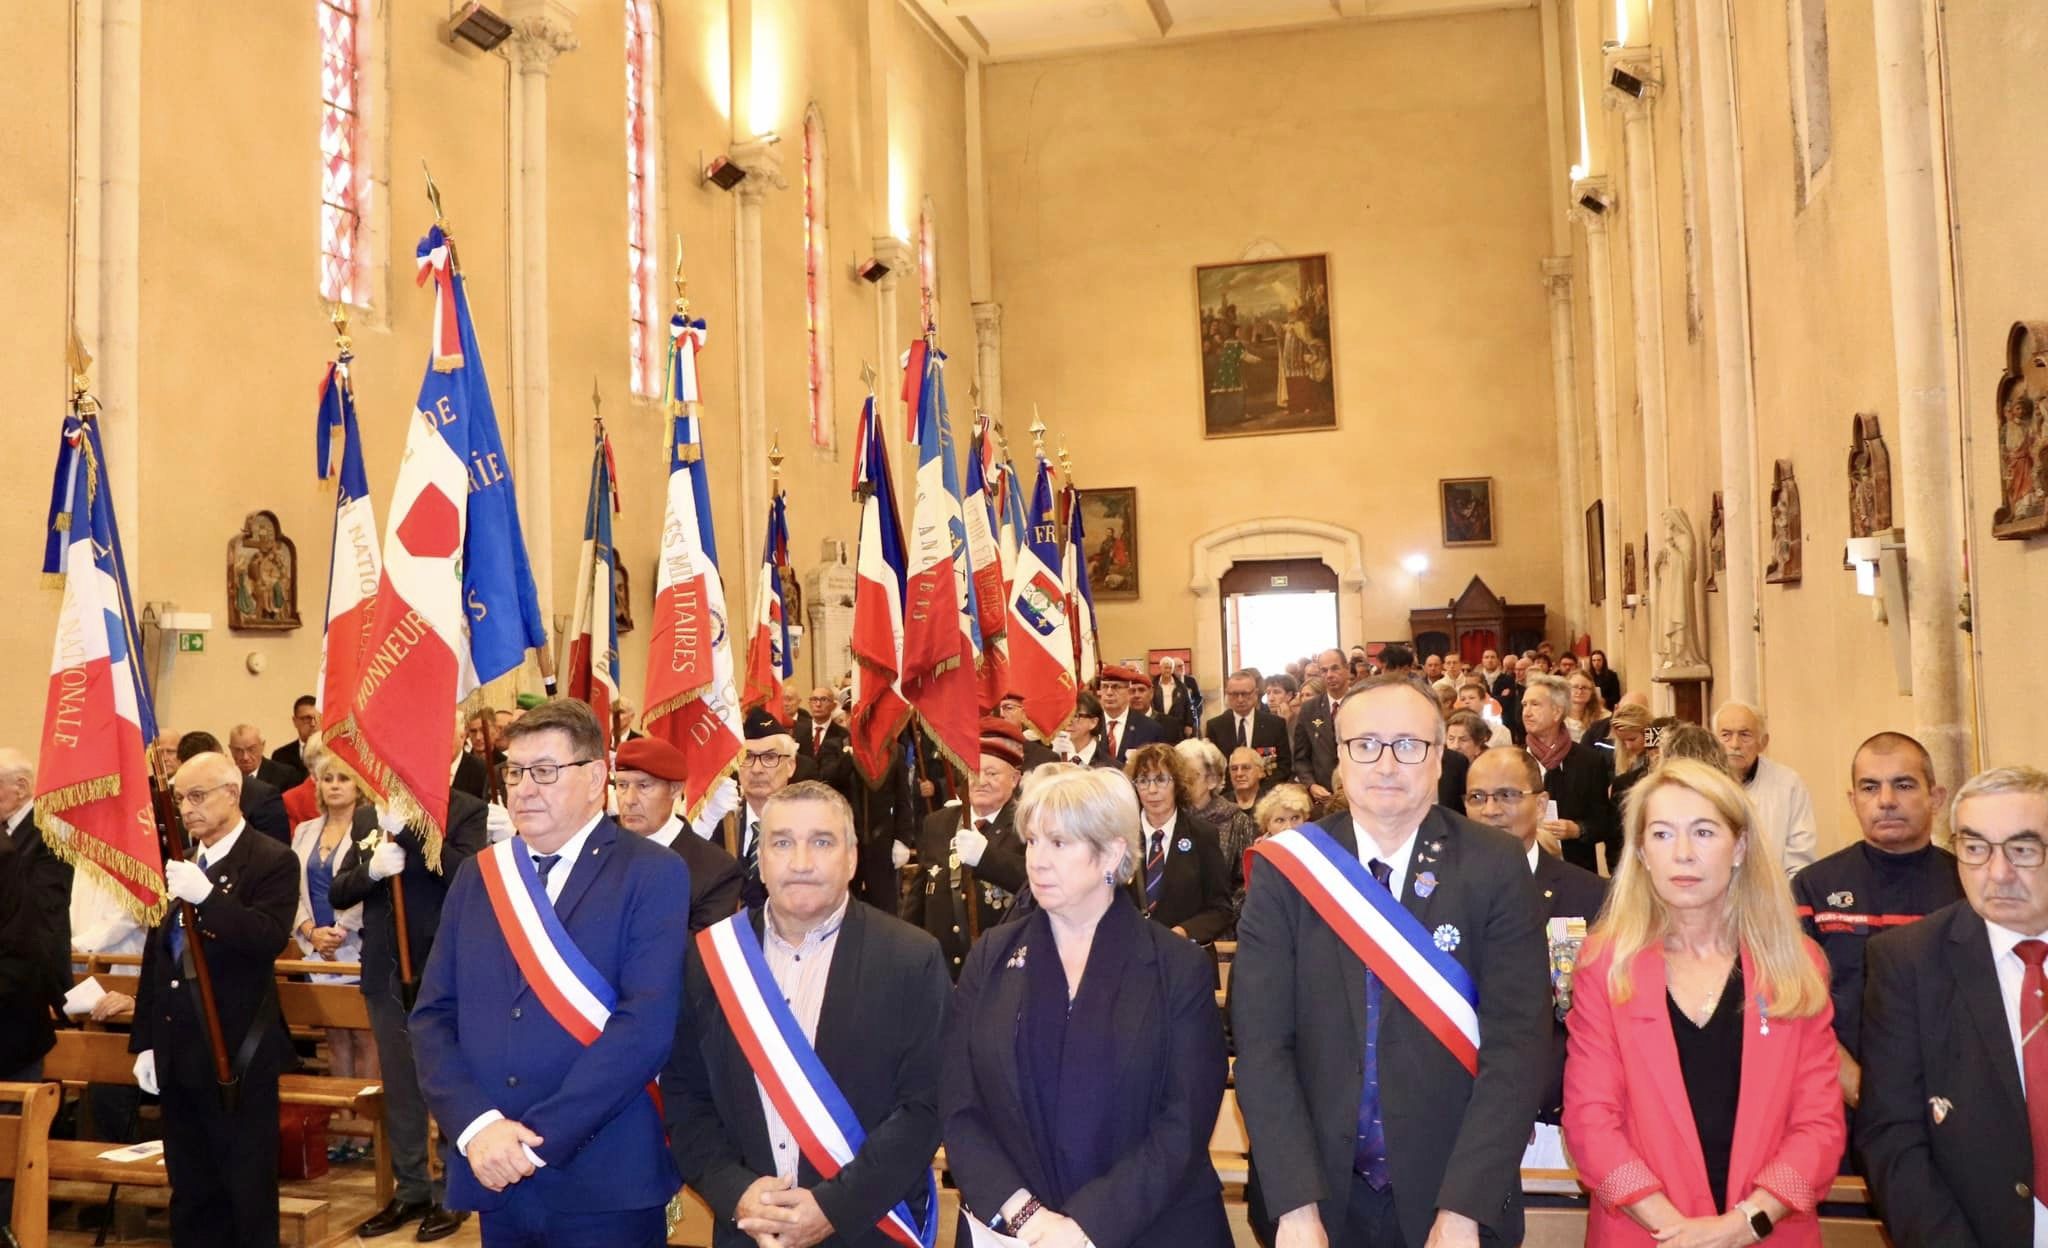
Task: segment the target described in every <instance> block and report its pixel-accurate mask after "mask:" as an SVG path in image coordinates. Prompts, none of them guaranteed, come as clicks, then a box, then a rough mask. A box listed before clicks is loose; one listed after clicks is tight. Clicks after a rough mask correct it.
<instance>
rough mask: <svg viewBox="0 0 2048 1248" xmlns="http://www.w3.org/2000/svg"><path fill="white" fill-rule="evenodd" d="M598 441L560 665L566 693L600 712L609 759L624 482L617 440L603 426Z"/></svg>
mask: <svg viewBox="0 0 2048 1248" xmlns="http://www.w3.org/2000/svg"><path fill="white" fill-rule="evenodd" d="M596 438H597V441H596V445H595V446H594V447H592V449H591V453H590V497H589V499H588V501H586V502H585V503H584V507H583V549H582V552H581V554H579V555H578V556H577V561H576V609H575V610H574V611H573V612H572V613H571V614H570V616H569V630H570V631H569V637H568V639H567V644H566V646H565V647H564V653H563V656H562V662H561V665H560V666H561V669H562V673H563V678H564V679H565V680H566V682H567V684H566V685H565V686H564V689H563V692H564V693H566V694H567V695H568V696H570V697H572V698H581V699H582V700H583V701H585V702H587V703H589V704H590V709H591V710H593V711H595V712H596V713H597V723H598V727H599V728H601V729H602V730H603V732H604V739H605V752H606V754H607V756H609V754H610V752H611V751H612V750H614V749H616V748H618V742H616V741H613V740H612V707H613V705H614V704H616V703H617V702H618V700H619V612H618V572H617V563H616V560H615V557H614V555H613V552H612V514H613V512H615V511H616V510H618V481H617V477H616V475H615V473H614V469H613V465H612V443H611V439H610V438H608V437H606V436H605V432H604V425H603V423H602V422H600V423H599V424H598V427H597V433H596Z"/></svg>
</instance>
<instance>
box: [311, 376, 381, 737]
mask: <svg viewBox="0 0 2048 1248" xmlns="http://www.w3.org/2000/svg"><path fill="white" fill-rule="evenodd" d="M351 358H352V357H351V356H350V355H349V353H348V351H347V350H343V351H342V352H341V354H340V355H339V356H338V357H336V359H335V360H334V362H333V363H331V364H329V365H328V366H327V375H326V376H325V377H323V378H322V379H321V381H320V416H319V423H318V424H317V425H316V426H315V427H314V430H313V456H314V468H315V470H316V471H317V472H318V473H319V477H320V480H322V481H327V480H330V479H332V480H334V481H335V486H336V488H335V494H334V536H333V544H332V546H331V547H330V548H329V553H328V557H327V631H326V633H325V634H324V635H323V636H322V638H321V643H320V680H319V683H318V684H316V685H315V686H314V688H315V689H316V690H317V693H316V696H317V697H318V698H319V699H320V739H321V740H322V741H323V742H325V743H326V745H327V748H328V751H329V752H330V753H331V754H333V755H334V757H335V758H336V759H337V760H338V761H339V762H340V763H341V764H342V766H344V767H346V768H348V770H350V771H351V772H355V773H357V774H361V772H362V770H363V767H362V760H361V759H360V758H359V757H358V756H357V753H356V738H355V731H354V728H353V724H352V719H353V716H352V712H353V711H354V709H355V690H356V683H357V681H358V680H359V678H360V677H361V675H362V665H363V650H364V646H365V643H366V642H367V641H368V639H369V635H370V614H371V612H372V610H373V609H374V608H375V606H376V602H377V584H378V581H379V580H380V579H381V577H382V575H383V571H384V560H383V556H382V554H381V553H380V552H379V551H378V549H377V511H376V507H375V505H373V504H372V503H371V502H370V478H369V474H368V473H366V472H365V471H364V470H363V436H362V430H361V429H360V428H359V427H358V426H357V424H356V398H355V391H354V389H353V387H352V386H351V385H350V381H349V364H350V361H351ZM337 443H339V444H340V449H341V454H340V456H339V459H338V462H337V457H336V456H335V454H334V451H335V446H336V444H337Z"/></svg>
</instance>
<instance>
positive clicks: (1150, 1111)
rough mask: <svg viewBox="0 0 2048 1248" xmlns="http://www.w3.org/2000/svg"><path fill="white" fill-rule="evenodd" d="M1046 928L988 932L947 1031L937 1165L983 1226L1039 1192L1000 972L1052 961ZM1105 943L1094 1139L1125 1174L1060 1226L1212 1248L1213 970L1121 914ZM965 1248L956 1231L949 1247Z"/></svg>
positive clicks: (1162, 1246) (1219, 1067) (1115, 1172)
mask: <svg viewBox="0 0 2048 1248" xmlns="http://www.w3.org/2000/svg"><path fill="white" fill-rule="evenodd" d="M1046 923H1047V920H1045V919H1043V918H1040V917H1037V916H1036V915H1032V916H1028V917H1026V918H1024V919H1020V920H1018V921H1017V922H1014V923H1005V924H1003V925H1002V926H1001V927H998V928H995V929H994V930H993V931H987V932H984V933H983V934H982V938H981V939H980V940H979V941H977V942H975V945H974V949H973V951H972V952H970V953H969V954H968V955H967V966H966V968H965V969H964V970H962V971H961V973H960V984H959V986H958V987H957V988H955V989H954V990H953V1008H952V1011H951V1014H950V1016H949V1017H948V1019H947V1023H946V1040H945V1045H944V1052H945V1061H944V1066H943V1068H942V1072H941V1074H940V1080H939V1111H940V1113H941V1114H942V1115H943V1119H942V1123H943V1129H944V1133H945V1142H946V1165H947V1167H948V1168H949V1169H950V1170H951V1171H952V1172H953V1179H954V1181H955V1182H956V1183H958V1184H959V1185H960V1194H961V1198H962V1200H963V1203H964V1204H965V1205H966V1206H967V1207H968V1208H971V1209H972V1210H973V1211H974V1213H975V1214H977V1215H979V1216H980V1217H982V1218H984V1219H986V1218H992V1217H994V1216H995V1215H996V1211H997V1210H999V1209H1000V1208H1001V1207H1002V1204H1003V1202H1004V1201H1006V1200H1008V1199H1009V1198H1010V1194H1011V1193H1012V1192H1015V1191H1016V1190H1017V1189H1018V1188H1020V1187H1021V1188H1023V1189H1025V1190H1026V1191H1032V1192H1043V1191H1046V1190H1048V1187H1049V1184H1048V1182H1047V1180H1046V1176H1045V1170H1044V1166H1045V1162H1044V1161H1043V1160H1042V1158H1041V1146H1040V1145H1038V1144H1036V1143H1034V1141H1033V1140H1032V1138H1031V1134H1030V1131H1029V1129H1028V1128H1027V1127H1026V1125H1025V1124H1026V1123H1027V1122H1028V1121H1030V1119H1029V1116H1028V1114H1027V1113H1026V1110H1025V1104H1024V1092H1023V1088H1022V1086H1021V1085H1020V1083H1019V1080H1020V1078H1021V1074H1020V1072H1019V1071H1018V1068H1017V1061H1016V1056H1015V1055H1016V1052H1017V1027H1018V1020H1019V1018H1020V1017H1021V1016H1022V1014H1023V1010H1024V998H1025V995H1026V990H1025V976H1024V972H1023V970H1022V969H1021V968H1016V967H1012V966H1011V965H1010V962H1011V959H1012V958H1013V957H1014V956H1015V954H1016V953H1017V947H1018V946H1019V945H1020V944H1025V945H1027V947H1028V946H1029V945H1039V944H1041V942H1042V947H1040V948H1029V949H1028V953H1029V956H1030V957H1051V958H1056V957H1058V956H1059V953H1058V951H1057V950H1056V949H1054V948H1053V945H1052V934H1051V931H1050V929H1049V928H1048V927H1047V926H1046ZM1112 933H1113V934H1114V935H1115V936H1116V937H1117V938H1120V939H1123V940H1127V941H1129V942H1130V946H1129V950H1130V951H1129V955H1128V957H1127V959H1126V961H1125V962H1124V968H1123V969H1124V974H1123V980H1122V982H1120V983H1119V984H1118V985H1117V986H1116V1006H1115V1010H1116V1029H1115V1044H1116V1063H1115V1068H1114V1070H1111V1071H1103V1072H1100V1073H1101V1075H1102V1076H1103V1077H1104V1078H1105V1079H1108V1080H1109V1081H1110V1086H1111V1087H1113V1088H1114V1089H1115V1091H1114V1093H1113V1102H1112V1103H1111V1104H1110V1105H1108V1106H1107V1107H1105V1109H1104V1113H1103V1121H1102V1124H1101V1129H1102V1130H1103V1131H1105V1132H1107V1133H1108V1134H1109V1136H1110V1138H1111V1140H1112V1141H1113V1142H1114V1144H1115V1151H1116V1152H1117V1153H1118V1154H1119V1156H1120V1157H1121V1160H1120V1161H1118V1162H1117V1164H1116V1165H1115V1166H1114V1167H1112V1168H1111V1169H1110V1170H1109V1172H1108V1173H1106V1174H1102V1175H1099V1176H1097V1177H1096V1178H1095V1179H1094V1180H1093V1181H1092V1182H1089V1183H1087V1184H1086V1185H1084V1186H1083V1187H1082V1188H1081V1189H1080V1190H1079V1191H1077V1192H1075V1193H1074V1194H1073V1195H1072V1197H1071V1198H1070V1199H1069V1200H1068V1201H1067V1207H1066V1208H1065V1209H1060V1210H1056V1212H1058V1213H1062V1214H1064V1215H1066V1216H1067V1217H1070V1218H1072V1219H1074V1220H1075V1221H1076V1222H1079V1223H1080V1224H1081V1229H1082V1230H1084V1231H1086V1232H1087V1233H1088V1236H1089V1238H1091V1239H1093V1240H1094V1241H1095V1242H1096V1243H1099V1244H1124V1245H1134V1246H1139V1248H1152V1246H1155V1245H1156V1246H1159V1248H1222V1246H1224V1245H1228V1244H1229V1243H1230V1225H1229V1222H1228V1221H1227V1220H1226V1219H1225V1217H1224V1213H1223V1189H1222V1185H1221V1184H1220V1183H1219V1182H1218V1181H1217V1178H1216V1168H1215V1167H1214V1166H1213V1165H1212V1164H1210V1161H1209V1137H1210V1135H1211V1133H1212V1132H1214V1131H1215V1129H1216V1114H1217V1111H1218V1109H1219V1107H1220V1106H1221V1105H1222V1102H1223V1081H1224V1074H1225V1069H1226V1067H1225V1061H1224V1053H1223V1018H1222V1013H1221V1011H1219V1010H1218V1009H1217V1008H1216V988H1215V984H1216V968H1215V965H1214V964H1213V963H1212V962H1211V961H1210V959H1209V955H1208V954H1207V953H1205V952H1203V950H1202V949H1201V948H1200V947H1198V946H1196V945H1194V944H1192V943H1190V942H1189V941H1188V940H1186V939H1185V938H1183V937H1180V936H1176V935H1174V934H1173V933H1172V932H1171V931H1168V930H1167V929H1166V928H1163V927H1161V926H1159V925H1158V924H1157V923H1147V922H1145V921H1144V920H1143V919H1141V918H1139V917H1138V915H1137V912H1136V911H1135V910H1133V909H1131V908H1130V907H1128V906H1122V905H1112V906H1111V907H1110V911H1109V913H1108V914H1106V915H1105V916H1104V917H1103V920H1102V925H1101V927H1100V928H1098V930H1097V933H1096V939H1097V940H1103V939H1108V938H1110V936H1111V935H1112ZM1361 979H1362V977H1361ZM962 1216H963V1217H965V1216H966V1214H965V1213H964V1212H963V1214H962ZM966 1239H967V1231H966V1228H965V1227H962V1228H961V1230H960V1232H959V1234H958V1236H956V1242H960V1243H965V1242H966Z"/></svg>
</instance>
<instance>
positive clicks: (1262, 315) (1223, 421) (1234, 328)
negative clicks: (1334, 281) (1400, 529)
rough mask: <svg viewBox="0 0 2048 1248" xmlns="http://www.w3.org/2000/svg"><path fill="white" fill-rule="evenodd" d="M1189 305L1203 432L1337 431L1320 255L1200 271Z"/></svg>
mask: <svg viewBox="0 0 2048 1248" xmlns="http://www.w3.org/2000/svg"><path fill="white" fill-rule="evenodd" d="M1195 309H1196V312H1197V314H1198V318H1199V319H1198V322H1197V330H1198V333H1199V334H1200V338H1199V341H1200V344H1201V355H1202V399H1203V407H1202V433H1203V436H1205V437H1211V438H1238V437H1249V436H1252V435H1255V434H1262V433H1308V432H1313V431H1316V430H1323V429H1335V428H1336V427H1337V362H1336V356H1335V351H1334V343H1335V339H1334V338H1333V337H1332V336H1331V333H1330V258H1329V257H1328V256H1327V255H1316V256H1287V257H1283V258H1281V259H1276V260H1252V261H1246V262H1242V263H1238V264H1205V265H1198V266H1196V268H1195Z"/></svg>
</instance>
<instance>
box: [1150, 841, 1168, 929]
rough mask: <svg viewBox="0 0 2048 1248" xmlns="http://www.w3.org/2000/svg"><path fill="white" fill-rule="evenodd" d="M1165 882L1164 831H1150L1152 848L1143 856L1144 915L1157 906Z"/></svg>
mask: <svg viewBox="0 0 2048 1248" xmlns="http://www.w3.org/2000/svg"><path fill="white" fill-rule="evenodd" d="M1165 882H1166V829H1164V828H1154V829H1152V847H1151V849H1150V851H1148V852H1147V853H1146V855H1145V913H1146V914H1150V913H1152V911H1153V910H1154V909H1156V908H1157V907H1158V905H1159V888H1160V885H1162V884H1164V883H1165Z"/></svg>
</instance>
